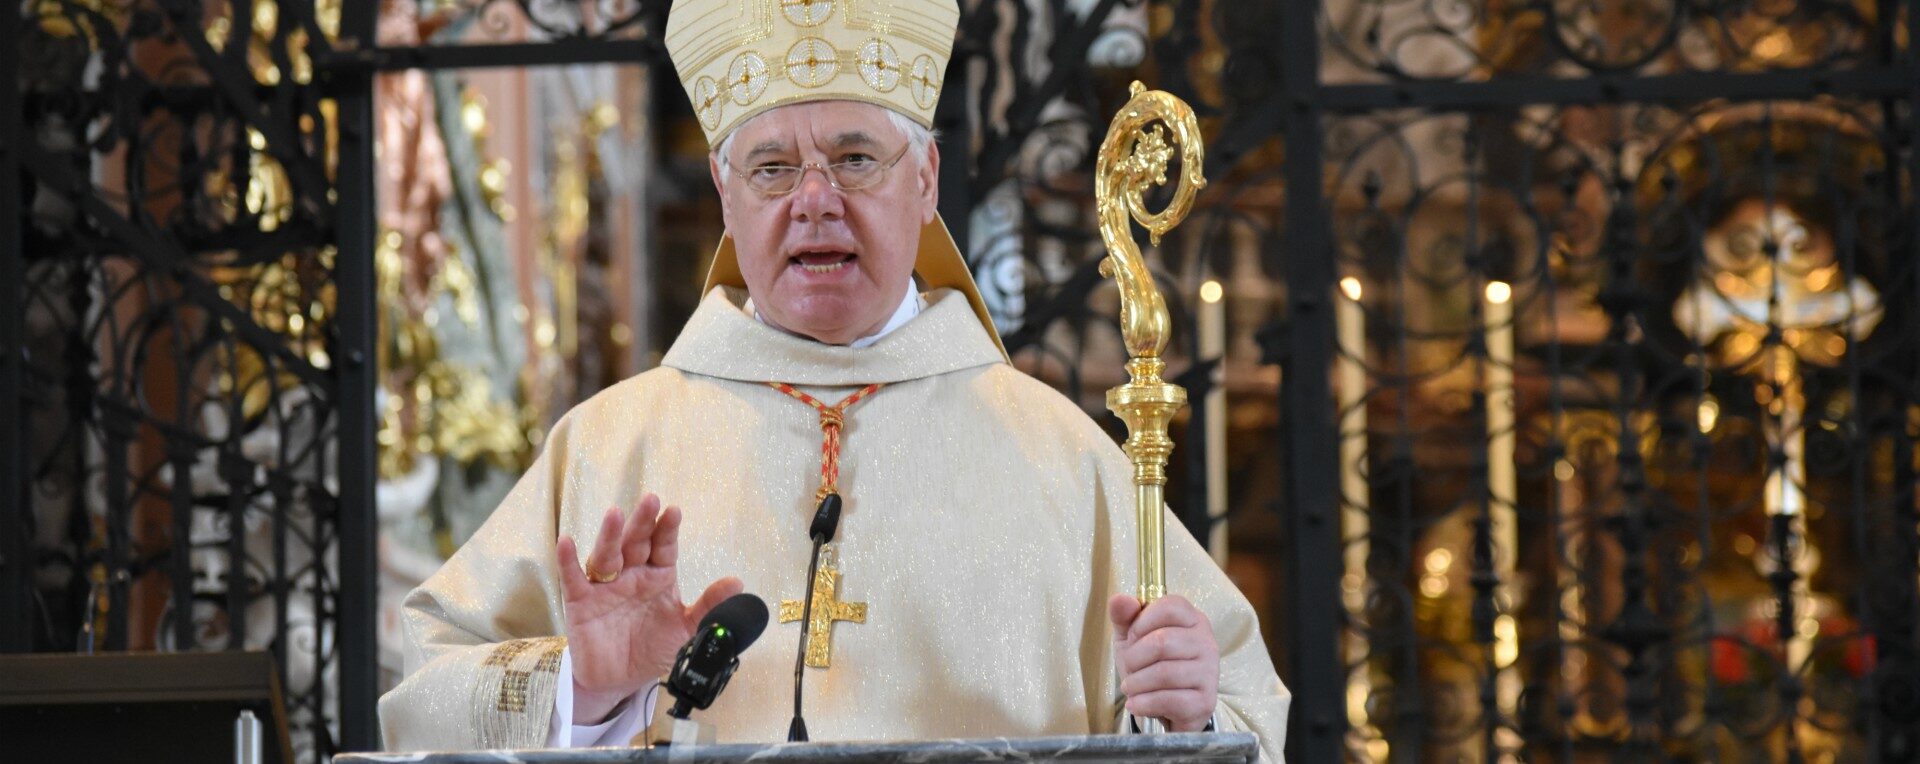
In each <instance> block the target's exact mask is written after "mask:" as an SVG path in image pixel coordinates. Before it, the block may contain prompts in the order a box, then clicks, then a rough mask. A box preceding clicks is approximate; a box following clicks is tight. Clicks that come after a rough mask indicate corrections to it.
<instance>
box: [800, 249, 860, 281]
mask: <svg viewBox="0 0 1920 764" xmlns="http://www.w3.org/2000/svg"><path fill="white" fill-rule="evenodd" d="M856 257H857V256H856V255H855V254H853V253H852V252H802V253H800V254H797V255H794V256H793V257H790V258H787V261H788V262H789V263H792V264H793V265H797V266H799V267H800V268H801V269H802V270H805V271H806V272H808V273H811V274H814V275H816V276H824V275H826V274H829V273H833V272H835V271H838V270H840V269H842V268H845V267H847V265H848V264H850V263H852V262H853V261H854V259H855V258H856Z"/></svg>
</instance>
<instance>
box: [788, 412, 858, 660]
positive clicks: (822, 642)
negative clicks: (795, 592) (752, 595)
mask: <svg viewBox="0 0 1920 764" xmlns="http://www.w3.org/2000/svg"><path fill="white" fill-rule="evenodd" d="M767 385H768V386H769V387H772V388H773V389H775V390H779V391H780V392H783V393H786V394H787V395H789V396H792V397H793V398H794V399H795V400H798V401H800V402H801V403H805V404H807V405H808V406H812V407H813V409H814V411H817V412H819V413H820V490H818V491H816V492H814V496H813V500H814V501H815V502H818V501H820V500H821V499H824V498H826V497H827V494H830V493H838V492H839V490H840V433H841V430H843V429H845V427H846V424H847V409H850V408H853V406H854V404H857V403H859V402H861V401H863V400H866V399H867V397H868V396H870V395H873V394H874V393H875V392H878V391H879V390H880V388H881V386H882V383H878V382H876V383H874V384H871V385H867V386H866V387H862V388H860V389H859V390H856V391H854V393H853V394H852V395H849V396H847V397H845V398H842V399H840V402H839V403H836V404H833V405H831V406H829V405H827V404H825V403H822V402H820V400H819V399H817V398H814V397H813V396H811V395H808V394H806V393H804V392H801V391H800V390H799V389H798V388H795V387H794V386H793V385H789V384H785V383H782V382H768V383H767ZM839 589H840V567H839V565H838V555H836V554H835V553H834V550H833V545H832V544H827V545H826V546H825V547H824V548H823V549H821V550H820V566H819V569H818V570H817V571H815V572H814V576H813V591H814V593H813V598H814V602H813V615H812V617H811V618H809V619H808V621H807V623H806V624H805V625H804V628H805V629H806V630H807V665H809V666H812V667H814V668H826V667H827V666H828V665H829V664H830V663H831V662H832V658H833V623H834V622H835V621H852V622H854V623H866V622H867V603H865V602H841V601H840V596H839ZM803 604H804V603H802V602H801V601H800V600H781V601H780V622H781V623H792V622H794V621H798V620H800V619H801V618H802V614H801V612H800V611H801V607H802V605H803Z"/></svg>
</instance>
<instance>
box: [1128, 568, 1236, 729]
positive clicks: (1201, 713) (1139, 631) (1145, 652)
mask: <svg viewBox="0 0 1920 764" xmlns="http://www.w3.org/2000/svg"><path fill="white" fill-rule="evenodd" d="M1107 618H1108V620H1110V621H1112V622H1113V633H1114V648H1115V650H1114V657H1115V658H1116V661H1115V662H1116V663H1117V664H1118V665H1119V666H1120V692H1121V693H1122V694H1124V695H1126V696H1127V711H1128V712H1130V713H1132V714H1133V715H1134V716H1135V717H1136V718H1143V719H1144V718H1155V719H1165V720H1166V721H1167V729H1168V730H1170V731H1173V732H1198V731H1200V730H1202V729H1205V728H1206V726H1207V720H1208V719H1210V718H1212V717H1213V706H1214V703H1215V702H1216V701H1217V700H1218V699H1219V693H1220V645H1219V644H1218V643H1216V642H1214V640H1213V623H1212V622H1210V621H1208V620H1207V615H1206V614H1205V613H1202V612H1200V609H1199V608H1197V607H1194V606H1193V603H1191V602H1188V601H1187V600H1186V598H1184V597H1179V596H1175V595H1167V596H1165V597H1162V598H1160V599H1157V600H1154V601H1153V604H1151V605H1148V606H1146V607H1145V608H1142V607H1140V600H1137V599H1134V598H1133V596H1132V595H1128V594H1116V595H1113V598H1112V599H1110V600H1108V601H1107Z"/></svg>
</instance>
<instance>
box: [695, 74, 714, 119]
mask: <svg viewBox="0 0 1920 764" xmlns="http://www.w3.org/2000/svg"><path fill="white" fill-rule="evenodd" d="M693 109H694V111H695V112H696V113H698V114H699V115H700V124H702V125H705V126H706V128H707V129H708V130H712V129H713V128H715V127H718V126H719V125H720V85H719V84H718V83H715V82H714V81H713V78H712V77H701V78H700V81H699V82H695V83H694V84H693Z"/></svg>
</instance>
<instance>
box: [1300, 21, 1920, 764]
mask: <svg viewBox="0 0 1920 764" xmlns="http://www.w3.org/2000/svg"><path fill="white" fill-rule="evenodd" d="M1903 10H1904V9H1902V8H1900V7H1896V6H1893V5H1891V4H1883V5H1880V6H1870V5H1864V4H1860V5H1856V4H1809V3H1797V4H1796V3H1757V4H1740V5H1739V6H1738V7H1732V6H1729V7H1720V6H1713V7H1697V6H1693V5H1690V4H1662V3H1652V4H1626V3H1619V4H1614V3H1557V2H1552V3H1502V2H1484V3H1457V4H1422V3H1373V2H1355V3H1329V4H1327V6H1326V7H1325V10H1324V16H1321V17H1320V18H1319V21H1320V22H1321V27H1320V30H1321V32H1320V42H1321V45H1320V47H1321V50H1322V51H1323V57H1322V59H1321V60H1322V63H1323V64H1324V69H1323V70H1322V73H1321V75H1320V77H1321V80H1322V81H1321V82H1319V83H1316V84H1314V85H1312V86H1311V87H1307V86H1305V85H1302V86H1300V87H1301V88H1302V89H1301V90H1300V91H1299V92H1300V93H1301V94H1310V95H1311V100H1310V101H1308V103H1307V104H1306V108H1305V113H1304V114H1303V115H1302V117H1301V118H1299V119H1296V120H1294V121H1292V122H1291V123H1290V124H1289V126H1288V127H1289V129H1290V130H1295V129H1298V130H1304V131H1307V133H1308V134H1307V135H1304V136H1296V135H1289V139H1290V140H1294V141H1298V143H1296V144H1293V145H1303V146H1309V147H1312V148H1315V149H1317V152H1316V153H1317V154H1318V156H1319V157H1320V158H1321V161H1320V162H1319V163H1318V164H1319V166H1320V168H1321V169H1320V170H1319V172H1320V173H1323V177H1324V181H1325V185H1324V188H1325V189H1326V194H1325V197H1324V198H1323V199H1322V200H1320V201H1319V202H1318V203H1317V204H1314V205H1313V209H1315V210H1317V211H1324V212H1325V213H1327V217H1328V219H1330V220H1331V223H1330V224H1329V225H1326V226H1325V227H1323V228H1322V227H1303V226H1313V225H1314V224H1313V223H1311V222H1308V221H1309V218H1310V216H1305V215H1302V216H1297V217H1294V218H1292V219H1291V221H1290V231H1289V233H1290V236H1292V237H1294V240H1295V241H1304V242H1314V243H1317V242H1321V241H1324V242H1325V244H1324V245H1320V246H1311V247H1308V248H1304V249H1302V248H1299V247H1295V248H1293V250H1292V253H1293V256H1294V257H1329V256H1330V257H1331V261H1332V263H1331V265H1332V267H1331V268H1325V269H1320V268H1312V267H1306V268H1302V269H1299V270H1296V274H1297V273H1301V272H1306V271H1312V275H1313V276H1315V278H1314V279H1313V280H1312V281H1303V280H1296V281H1294V282H1292V283H1290V284H1289V286H1290V294H1291V295H1292V296H1293V299H1294V304H1293V305H1292V306H1291V307H1292V310H1291V315H1290V319H1291V321H1292V323H1293V326H1292V327H1291V329H1292V330H1293V331H1294V332H1295V334H1294V335H1293V340H1294V343H1293V345H1294V351H1295V352H1293V353H1291V354H1290V356H1289V359H1288V360H1289V362H1290V365H1289V370H1290V372H1291V373H1289V374H1288V379H1289V382H1293V381H1295V380H1300V379H1302V378H1303V377H1308V376H1313V375H1316V374H1319V373H1321V372H1320V371H1318V370H1324V369H1329V368H1330V369H1332V370H1333V371H1334V374H1333V378H1334V380H1335V382H1334V385H1333V386H1332V388H1330V389H1325V390H1324V392H1321V391H1309V392H1314V393H1317V394H1314V395H1309V396H1308V397H1306V398H1304V399H1300V398H1296V399H1295V401H1294V402H1295V403H1299V404H1311V405H1312V406H1313V407H1314V408H1311V409H1301V408H1291V409H1290V413H1292V414H1293V415H1294V417H1295V418H1294V419H1293V421H1292V422H1291V423H1290V425H1289V435H1290V437H1291V442H1294V443H1301V442H1305V441H1304V440H1303V439H1304V438H1308V437H1311V436H1312V435H1313V434H1315V433H1321V432H1325V433H1329V434H1331V433H1332V432H1337V433H1338V439H1339V442H1340V444H1341V445H1340V447H1339V448H1338V449H1337V452H1336V453H1329V454H1323V455H1318V456H1303V455H1301V454H1298V453H1295V454H1294V455H1293V458H1294V462H1293V466H1294V467H1295V469H1299V468H1300V467H1301V466H1302V465H1303V464H1307V465H1319V466H1324V467H1325V468H1327V469H1328V470H1329V471H1330V472H1335V473H1337V474H1339V475H1341V480H1340V481H1338V484H1337V485H1323V486H1315V485H1311V484H1307V483H1304V482H1300V481H1299V478H1302V477H1304V475H1305V474H1307V473H1302V472H1295V473H1294V477H1295V478H1296V481H1295V482H1294V483H1293V484H1292V485H1293V487H1294V494H1293V497H1294V499H1295V502H1296V503H1295V506H1294V507H1292V508H1291V510H1290V511H1292V512H1296V513H1304V517H1303V518H1302V519H1301V520H1299V521H1297V522H1296V525H1295V527H1296V528H1298V529H1300V530H1302V531H1304V532H1305V537H1304V538H1296V540H1295V543H1294V544H1293V545H1292V553H1295V554H1301V555H1303V556H1306V557H1308V558H1309V559H1308V561H1306V562H1304V563H1302V568H1313V567H1317V566H1325V567H1326V568H1327V569H1330V570H1333V571H1339V572H1340V574H1339V577H1338V580H1337V581H1336V580H1330V579H1331V578H1332V577H1330V576H1328V577H1322V578H1321V580H1319V581H1313V580H1298V579H1297V580H1295V581H1294V582H1293V585H1294V586H1295V587H1296V589H1295V592H1296V596H1297V597H1302V598H1305V597H1310V596H1312V594H1314V593H1318V594H1321V595H1322V596H1330V595H1334V594H1335V593H1336V592H1337V593H1338V594H1339V596H1340V598H1341V601H1342V602H1343V607H1342V609H1341V612H1342V614H1343V618H1342V622H1343V624H1344V625H1343V627H1342V628H1341V629H1340V633H1341V634H1342V636H1341V638H1340V642H1339V644H1338V645H1337V646H1329V645H1322V644H1316V643H1315V640H1317V639H1321V638H1323V637H1322V636H1321V635H1317V634H1313V633H1305V634H1301V633H1295V634H1294V635H1293V636H1292V637H1291V638H1290V640H1289V644H1290V645H1291V646H1296V647H1297V648H1298V650H1299V651H1300V652H1303V653H1308V655H1300V654H1296V655H1295V656H1294V660H1295V665H1296V666H1299V667H1301V668H1300V671H1299V672H1297V673H1296V674H1295V682H1296V683H1295V689H1296V691H1297V692H1299V693H1300V695H1301V698H1300V702H1299V706H1298V707H1297V708H1299V709H1300V711H1301V712H1302V718H1301V719H1299V720H1298V722H1297V726H1296V729H1299V730H1301V731H1302V732H1305V733H1306V735H1305V737H1304V738H1303V739H1300V740H1297V741H1296V742H1295V744H1296V746H1297V747H1298V748H1299V749H1301V750H1303V751H1305V750H1311V751H1316V752H1321V753H1320V754H1319V755H1329V756H1330V755H1332V754H1333V749H1334V746H1333V745H1332V743H1331V737H1332V733H1333V730H1336V729H1339V730H1344V732H1342V733H1340V737H1341V742H1340V743H1339V745H1338V746H1337V748H1338V750H1340V751H1342V752H1343V755H1344V756H1346V757H1347V758H1350V759H1360V760H1371V759H1384V758H1392V759H1394V760H1424V759H1428V758H1446V759H1454V758H1474V759H1484V760H1494V759H1505V758H1509V757H1521V758H1537V759H1546V760H1554V761H1569V760H1576V759H1581V758H1584V757H1587V756H1602V757H1609V758H1623V759H1628V760H1647V761H1652V760H1668V759H1673V758H1680V759H1687V760H1725V761H1749V760H1753V761H1774V760H1782V759H1789V758H1791V759H1793V760H1801V759H1803V758H1805V759H1813V760H1846V761H1865V760H1873V761H1908V760H1913V759H1914V758H1915V757H1916V756H1920V740H1917V739H1916V738H1915V734H1914V732H1913V729H1914V728H1915V727H1914V720H1915V719H1916V718H1920V704H1916V702H1915V701H1916V699H1920V694H1917V693H1916V689H1920V667H1916V665H1915V663H1914V658H1915V648H1916V647H1920V643H1917V642H1916V632H1915V629H1914V626H1915V624H1914V621H1913V613H1914V611H1915V606H1916V605H1920V596H1917V595H1916V590H1915V577H1916V569H1915V549H1916V544H1915V542H1916V537H1915V524H1914V521H1915V505H1914V493H1913V486H1914V482H1913V481H1914V469H1915V464H1914V462H1913V458H1912V457H1913V453H1912V448H1911V440H1912V438H1913V437H1914V436H1915V434H1917V433H1920V431H1916V429H1915V427H1916V422H1915V420H1914V419H1913V414H1912V412H1913V411H1915V410H1916V409H1915V408H1914V406H1915V404H1916V403H1920V400H1917V399H1916V397H1915V395H1916V390H1915V388H1914V382H1913V380H1914V378H1915V377H1914V375H1915V370H1916V365H1915V360H1916V356H1915V352H1916V350H1917V349H1920V336H1916V335H1917V333H1920V332H1917V330H1920V323H1916V320H1915V315H1914V314H1913V313H1912V312H1911V310H1912V309H1911V306H1910V305H1909V304H1908V303H1909V302H1910V301H1909V300H1906V299H1903V297H1904V296H1906V295H1908V294H1910V293H1911V290H1912V289H1913V286H1914V284H1915V283H1920V282H1916V281H1915V277H1916V276H1917V275H1920V274H1917V273H1916V272H1915V270H1914V268H1915V257H1914V255H1915V253H1916V251H1915V249H1914V246H1915V245H1914V238H1913V234H1914V229H1913V227H1912V225H1913V222H1912V221H1913V220H1914V219H1915V215H1914V212H1915V207H1914V205H1915V196H1914V192H1913V182H1914V175H1913V167H1914V162H1915V156H1914V153H1913V137H1914V134H1915V126H1914V124H1913V122H1912V120H1911V117H1912V115H1911V103H1912V100H1911V99H1912V97H1913V93H1912V90H1911V88H1912V83H1913V82H1914V79H1913V71H1914V69H1913V66H1914V62H1913V58H1912V56H1911V53H1910V52H1909V51H1908V50H1906V49H1905V48H1904V47H1903V45H1902V44H1901V43H1900V41H1901V40H1903V39H1904V36H1905V32H1904V31H1900V32H1898V33H1896V30H1901V29H1902V27H1901V26H1900V25H1903V24H1907V23H1910V22H1909V20H1908V17H1906V16H1904V15H1902V13H1903ZM1300 15H1302V16H1304V13H1302V14H1300ZM1295 21H1296V23H1311V20H1309V19H1306V18H1299V19H1296V20H1295ZM1423 40H1424V42H1421V41H1423ZM1289 159H1290V161H1292V162H1294V163H1296V164H1294V165H1293V166H1291V167H1290V168H1289V169H1290V172H1291V173H1293V174H1292V177H1294V178H1297V179H1303V180H1304V179H1306V178H1308V177H1310V176H1311V175H1313V174H1314V172H1313V171H1311V170H1308V169H1307V168H1302V167H1299V166H1298V164H1297V163H1298V162H1299V161H1300V160H1301V159H1302V156H1300V155H1295V156H1290V157H1289ZM1315 185H1318V184H1315ZM1309 187H1312V186H1308V185H1306V184H1305V183H1302V182H1296V183H1294V184H1293V186H1292V190H1293V192H1294V194H1295V197H1294V198H1293V200H1292V201H1293V203H1295V204H1299V205H1305V204H1308V201H1307V200H1305V199H1302V198H1301V196H1300V195H1301V194H1302V190H1303V189H1304V188H1309ZM1302 299H1305V300H1309V301H1313V302H1314V303H1315V305H1313V306H1307V305H1302V304H1300V300H1302ZM1319 306H1325V308H1326V309H1318V310H1316V308H1318V307H1319ZM1307 327H1311V329H1308V328H1307ZM1306 331H1311V332H1313V333H1315V334H1317V335H1318V337H1317V338H1315V339H1304V338H1302V336H1301V334H1300V333H1301V332H1306ZM1328 339H1331V340H1332V341H1331V343H1330V344H1325V343H1326V342H1327V340H1328ZM1301 348H1308V349H1310V352H1308V353H1301V352H1299V350H1300V349H1301ZM1321 395H1324V396H1327V398H1330V399H1331V400H1327V399H1318V398H1319V396H1321ZM1329 404H1330V405H1329ZM1321 407H1325V408H1321ZM1314 410H1331V411H1333V412H1335V417H1336V419H1335V421H1334V422H1327V421H1324V420H1319V419H1318V417H1316V416H1314V415H1312V414H1310V413H1305V412H1310V411H1314ZM1329 500H1331V501H1335V502H1337V506H1338V507H1339V512H1338V522H1337V523H1336V522H1329V521H1330V520H1332V519H1333V518H1330V517H1317V518H1316V516H1315V515H1314V514H1313V512H1312V510H1311V509H1310V507H1309V506H1307V505H1308V504H1310V503H1317V502H1321V501H1329ZM1336 530H1337V533H1338V538H1339V540H1340V544H1339V545H1336V546H1332V547H1331V548H1332V549H1333V550H1334V551H1331V552H1323V551H1318V550H1319V549H1320V547H1319V545H1317V544H1315V543H1313V541H1312V539H1314V538H1319V539H1326V540H1329V541H1330V540H1331V539H1332V538H1334V534H1335V533H1336ZM1306 601H1309V600H1305V599H1296V600H1295V602H1296V604H1297V605H1298V604H1299V603H1303V602H1306ZM1336 654H1337V655H1338V656H1339V657H1340V660H1339V662H1338V665H1340V666H1341V667H1342V669H1341V674H1340V676H1337V677H1335V676H1324V677H1323V676H1321V675H1320V674H1319V673H1317V672H1315V671H1313V670H1311V669H1310V668H1308V667H1307V666H1306V664H1303V663H1301V662H1300V661H1302V660H1308V661H1310V660H1313V658H1312V657H1311V656H1314V655H1317V656H1327V657H1331V656H1332V655H1336ZM1320 682H1326V683H1327V684H1325V685H1321V684H1319V683H1320ZM1322 724H1325V725H1326V726H1320V725H1322ZM1312 755H1313V754H1309V756H1312Z"/></svg>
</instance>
